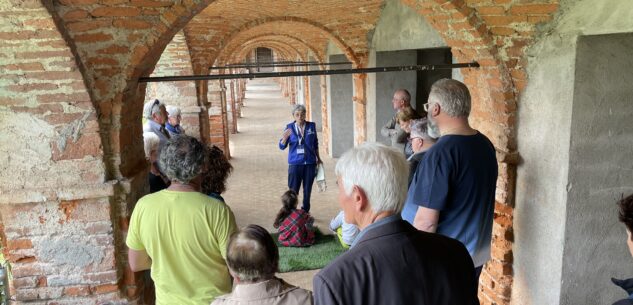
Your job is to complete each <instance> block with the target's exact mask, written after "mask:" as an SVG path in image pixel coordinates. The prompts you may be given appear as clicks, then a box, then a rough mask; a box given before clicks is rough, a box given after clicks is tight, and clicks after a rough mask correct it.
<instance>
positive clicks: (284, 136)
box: [281, 129, 292, 143]
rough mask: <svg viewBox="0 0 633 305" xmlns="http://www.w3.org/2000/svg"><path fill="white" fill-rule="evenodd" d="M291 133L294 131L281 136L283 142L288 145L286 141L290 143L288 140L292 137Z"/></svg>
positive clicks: (287, 130)
mask: <svg viewBox="0 0 633 305" xmlns="http://www.w3.org/2000/svg"><path fill="white" fill-rule="evenodd" d="M290 133H292V130H290V129H286V130H284V133H282V134H281V141H282V142H284V143H286V141H288V138H289V137H290Z"/></svg>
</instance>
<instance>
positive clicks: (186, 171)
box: [160, 135, 206, 184]
mask: <svg viewBox="0 0 633 305" xmlns="http://www.w3.org/2000/svg"><path fill="white" fill-rule="evenodd" d="M205 158H206V154H205V147H204V145H202V143H200V141H198V140H197V139H196V138H194V137H190V136H187V135H180V136H178V137H173V138H171V139H170V140H169V141H168V142H167V144H166V145H165V147H163V148H162V150H161V153H160V168H161V169H162V171H163V172H164V173H165V175H166V176H167V178H169V180H172V181H177V182H180V183H183V184H187V183H189V181H191V180H192V179H193V178H195V177H196V176H198V175H199V174H200V173H201V172H202V170H203V168H204V165H205Z"/></svg>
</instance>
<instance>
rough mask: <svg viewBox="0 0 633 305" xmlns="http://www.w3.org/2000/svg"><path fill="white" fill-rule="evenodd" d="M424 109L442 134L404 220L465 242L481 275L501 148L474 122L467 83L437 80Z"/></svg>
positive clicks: (421, 168)
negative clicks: (478, 129) (499, 149)
mask: <svg viewBox="0 0 633 305" xmlns="http://www.w3.org/2000/svg"><path fill="white" fill-rule="evenodd" d="M424 108H425V110H426V111H427V112H428V119H429V124H430V125H431V128H430V130H431V131H433V132H438V131H439V133H440V134H441V137H440V139H439V140H438V142H437V143H436V144H435V145H434V146H433V147H431V149H429V150H428V151H427V153H426V155H425V156H424V158H423V159H422V161H421V164H420V166H418V170H417V171H416V173H415V176H414V178H413V181H412V182H411V186H410V187H409V193H408V196H407V200H406V202H405V208H404V209H403V214H402V218H403V219H405V220H407V221H408V222H410V223H412V224H413V225H414V226H415V227H416V228H418V230H423V231H427V232H436V233H439V234H442V235H446V236H449V237H452V238H455V239H457V240H459V241H461V242H462V243H463V244H464V245H465V246H466V248H467V249H468V252H470V255H471V257H472V259H473V263H474V265H475V270H476V274H477V276H479V274H480V272H481V268H482V266H483V264H484V263H485V262H486V261H487V260H488V259H489V258H490V242H491V239H492V221H493V212H494V203H495V188H496V181H497V173H498V169H497V158H496V155H495V148H494V146H493V145H492V143H491V142H490V140H488V138H487V137H486V136H484V135H483V134H481V133H480V132H479V131H477V130H475V129H472V128H471V127H470V125H469V123H468V115H469V114H470V93H469V92H468V88H467V87H466V86H465V85H464V84H463V83H461V82H459V81H456V80H452V79H441V80H439V81H437V82H435V83H434V84H433V86H432V87H431V93H430V94H429V100H428V103H426V104H425V105H424ZM416 207H417V208H416Z"/></svg>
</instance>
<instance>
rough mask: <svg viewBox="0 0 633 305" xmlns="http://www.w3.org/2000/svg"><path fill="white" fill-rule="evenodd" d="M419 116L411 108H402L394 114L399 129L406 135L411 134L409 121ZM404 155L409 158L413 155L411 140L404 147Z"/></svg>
mask: <svg viewBox="0 0 633 305" xmlns="http://www.w3.org/2000/svg"><path fill="white" fill-rule="evenodd" d="M420 117H421V116H420V115H419V114H418V113H417V112H416V111H415V109H413V108H411V107H404V108H402V109H401V110H400V111H399V112H398V113H397V114H396V120H397V121H398V124H399V125H400V129H402V130H404V131H405V132H406V133H407V134H411V127H410V125H411V121H412V120H417V119H419V118H420ZM404 155H405V156H406V157H407V159H408V158H409V157H411V155H413V149H412V148H411V138H409V139H408V140H407V143H405V145H404Z"/></svg>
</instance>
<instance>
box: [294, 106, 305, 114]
mask: <svg viewBox="0 0 633 305" xmlns="http://www.w3.org/2000/svg"><path fill="white" fill-rule="evenodd" d="M297 111H301V112H303V113H304V114H305V113H306V106H303V105H301V104H296V105H294V107H292V115H294V114H295V112H297Z"/></svg>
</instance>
